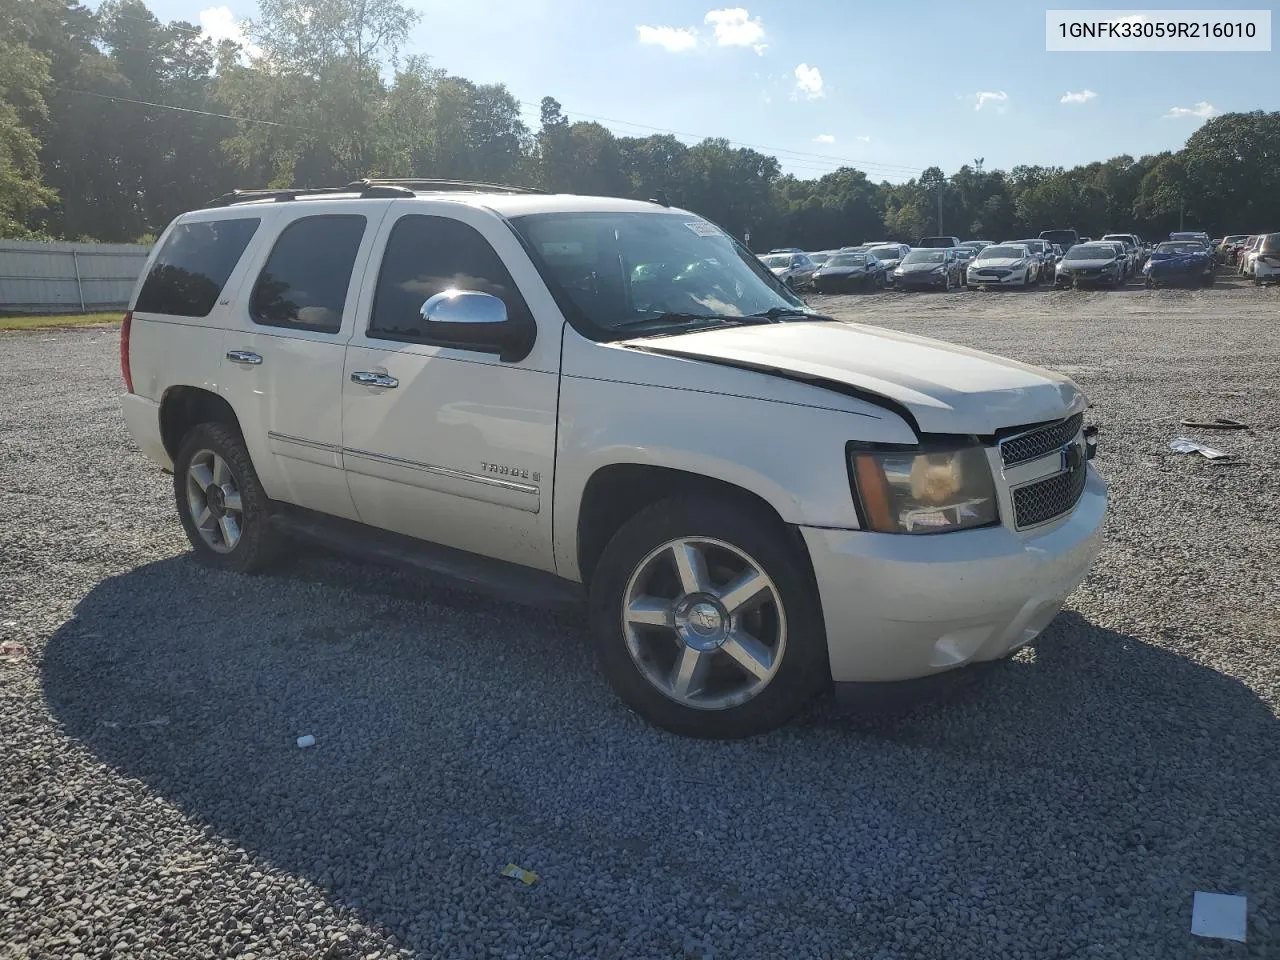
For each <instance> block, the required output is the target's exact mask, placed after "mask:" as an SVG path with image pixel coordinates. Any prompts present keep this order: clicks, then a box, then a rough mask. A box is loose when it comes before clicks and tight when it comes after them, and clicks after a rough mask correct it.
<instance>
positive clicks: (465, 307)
mask: <svg viewBox="0 0 1280 960" xmlns="http://www.w3.org/2000/svg"><path fill="white" fill-rule="evenodd" d="M418 312H419V314H420V315H421V317H422V320H423V330H424V332H425V333H426V334H427V337H428V338H429V339H430V340H431V341H432V342H435V343H439V344H441V345H442V346H450V347H457V348H459V349H462V350H475V351H477V352H480V353H496V354H498V359H500V360H502V361H504V362H507V363H515V362H517V361H519V360H523V359H524V358H525V357H527V356H528V355H529V351H531V350H532V349H533V342H534V339H535V337H536V335H537V328H536V326H535V325H534V323H533V320H532V318H528V319H526V320H524V321H523V322H521V320H519V319H516V320H513V319H511V318H510V317H509V316H508V315H507V305H506V304H505V303H504V302H503V301H502V300H501V299H500V298H498V297H495V296H494V295H493V294H491V293H481V292H480V291H478V290H456V289H449V290H444V291H441V292H440V293H437V294H435V295H434V296H432V297H429V298H428V299H427V300H426V301H424V302H423V304H422V306H421V308H419V311H418Z"/></svg>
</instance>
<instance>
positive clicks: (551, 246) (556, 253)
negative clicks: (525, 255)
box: [539, 241, 582, 257]
mask: <svg viewBox="0 0 1280 960" xmlns="http://www.w3.org/2000/svg"><path fill="white" fill-rule="evenodd" d="M539 246H541V247H542V254H543V256H546V257H572V256H574V255H575V254H580V253H582V244H581V243H578V242H576V241H566V242H548V243H542V244H539Z"/></svg>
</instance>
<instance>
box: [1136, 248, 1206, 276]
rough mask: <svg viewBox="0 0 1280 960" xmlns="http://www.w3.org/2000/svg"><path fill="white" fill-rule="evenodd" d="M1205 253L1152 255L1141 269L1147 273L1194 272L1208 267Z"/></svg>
mask: <svg viewBox="0 0 1280 960" xmlns="http://www.w3.org/2000/svg"><path fill="white" fill-rule="evenodd" d="M1209 262H1210V261H1209V255H1208V254H1207V253H1153V254H1152V255H1151V257H1150V259H1148V260H1147V262H1146V264H1145V265H1144V266H1143V269H1144V270H1145V271H1146V272H1147V273H1165V272H1168V271H1173V270H1196V269H1200V268H1202V267H1206V266H1208V265H1209Z"/></svg>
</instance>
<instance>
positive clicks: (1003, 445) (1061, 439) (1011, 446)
mask: <svg viewBox="0 0 1280 960" xmlns="http://www.w3.org/2000/svg"><path fill="white" fill-rule="evenodd" d="M1083 423H1084V414H1083V413H1077V414H1076V415H1075V416H1073V417H1068V418H1067V419H1066V420H1059V421H1058V422H1057V423H1050V424H1046V425H1045V426H1043V427H1038V428H1036V429H1035V430H1030V431H1028V432H1027V433H1020V434H1018V435H1017V436H1013V437H1009V438H1008V439H1007V440H1001V441H1000V459H1001V460H1002V461H1003V462H1004V465H1005V466H1006V467H1012V466H1013V465H1015V464H1018V463H1026V462H1028V461H1029V460H1036V459H1039V458H1040V457H1044V456H1047V455H1048V454H1051V453H1053V452H1054V451H1055V450H1060V449H1061V448H1062V447H1063V446H1064V445H1065V444H1067V443H1069V442H1071V441H1072V440H1074V439H1075V437H1076V434H1078V433H1079V432H1080V426H1081V424H1083Z"/></svg>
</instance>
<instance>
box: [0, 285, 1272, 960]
mask: <svg viewBox="0 0 1280 960" xmlns="http://www.w3.org/2000/svg"><path fill="white" fill-rule="evenodd" d="M814 302H815V304H816V305H820V306H821V307H822V308H823V309H826V310H829V311H832V312H835V313H837V314H839V315H840V316H842V317H845V318H849V319H857V320H861V321H868V322H873V323H881V324H884V325H886V326H890V327H894V328H897V329H902V330H908V331H912V332H922V333H927V334H930V335H935V336H938V337H941V338H943V339H948V340H954V341H958V342H963V343H966V344H971V345H975V346H979V347H983V348H987V349H991V350H994V351H996V352H999V353H1004V354H1008V355H1011V356H1014V357H1017V358H1019V359H1024V360H1028V361H1031V362H1035V363H1040V364H1043V365H1046V366H1051V367H1055V368H1058V369H1060V370H1064V371H1067V372H1068V373H1070V374H1071V375H1072V376H1073V377H1075V378H1076V379H1077V380H1078V382H1079V383H1080V384H1081V385H1082V386H1083V387H1084V388H1085V389H1086V390H1087V391H1088V392H1089V393H1090V395H1091V396H1092V397H1093V399H1094V400H1095V401H1096V407H1095V408H1094V411H1093V414H1094V419H1095V422H1097V423H1098V424H1100V426H1101V428H1102V434H1101V443H1102V447H1101V453H1100V456H1099V460H1098V464H1099V467H1100V469H1101V470H1102V471H1103V472H1104V473H1105V474H1106V475H1107V476H1108V478H1109V479H1110V480H1111V483H1112V491H1113V504H1114V507H1113V513H1112V516H1111V520H1110V526H1109V531H1108V542H1107V546H1106V547H1105V549H1104V551H1103V554H1102V557H1101V559H1100V561H1099V563H1098V566H1097V568H1096V572H1095V573H1094V574H1093V576H1092V577H1091V578H1090V580H1089V581H1088V582H1087V583H1086V584H1085V585H1084V586H1083V587H1082V588H1081V589H1080V591H1079V592H1078V593H1077V594H1076V595H1075V596H1074V597H1073V599H1072V601H1071V602H1070V606H1069V609H1068V610H1067V611H1066V612H1064V613H1063V615H1062V616H1061V617H1060V618H1059V619H1058V620H1057V621H1055V623H1054V624H1053V626H1052V627H1051V628H1050V629H1049V630H1048V631H1047V632H1046V634H1044V635H1043V637H1042V638H1041V639H1040V640H1039V641H1037V642H1036V644H1035V645H1034V647H1033V648H1029V649H1027V650H1025V651H1023V652H1022V653H1021V654H1020V655H1019V657H1018V658H1017V659H1016V660H1014V661H1011V662H1009V663H1007V664H1004V665H1002V666H1001V667H1000V668H998V669H997V670H995V671H992V672H990V673H989V674H987V675H985V676H984V677H983V678H982V680H981V681H980V682H979V683H977V684H976V685H974V686H972V687H971V688H969V689H966V690H964V691H962V692H959V693H957V694H956V695H955V696H953V697H951V698H949V699H947V700H946V701H944V702H941V703H937V704H934V705H931V706H930V707H928V708H926V709H921V710H918V711H916V712H915V713H913V714H911V715H909V716H906V717H902V718H898V719H895V720H892V721H888V720H879V721H868V720H855V719H850V718H840V717H836V716H833V715H832V714H831V712H830V711H829V710H824V709H821V708H819V709H817V710H815V711H814V713H813V715H812V716H810V717H808V718H807V719H805V720H804V721H802V722H799V723H797V724H795V725H793V726H791V727H790V728H788V729H786V730H783V731H780V732H778V733H776V734H773V735H770V736H768V737H765V738H762V739H758V740H755V741H751V742H747V743H737V744H731V745H721V744H711V743H698V742H688V741H682V740H679V739H676V738H673V737H670V736H667V735H665V734H662V733H659V732H656V731H654V730H652V729H649V728H647V727H646V726H645V725H644V724H643V723H641V722H640V721H639V720H637V719H636V718H635V717H634V716H632V715H629V714H628V713H627V712H626V710H625V709H624V708H622V707H621V706H620V704H619V703H618V702H617V701H616V700H615V699H614V698H613V696H612V695H611V694H610V692H609V691H608V690H607V689H606V687H605V685H604V683H603V680H602V679H601V678H600V676H599V675H598V673H597V671H596V668H595V666H594V664H593V662H592V660H591V657H590V656H589V651H588V647H587V644H586V641H585V638H584V634H583V629H582V625H581V623H580V622H579V621H578V619H576V618H575V617H574V616H571V615H554V614H550V613H540V612H530V611H527V610H523V609H518V608H516V607H512V606H504V605H501V604H495V603H491V602H489V601H485V600H481V599H478V598H474V597H470V596H468V595H466V594H463V593H458V592H453V591H450V590H447V589H443V588H441V587H439V586H432V585H430V584H425V583H424V582H422V581H421V580H420V579H417V578H415V577H413V576H409V575H403V574H398V573H388V572H386V571H381V570H377V569H370V568H360V567H357V566H355V565H352V564H350V563H347V562H344V561H341V560H336V559H333V558H328V557H324V556H318V555H317V556H305V557H302V558H300V559H299V560H298V561H297V562H296V563H294V564H293V565H292V566H290V567H289V568H287V569H284V570H282V571H280V572H279V573H278V574H276V575H273V576H269V577H261V578H252V579H251V578H243V577H237V576H231V575H222V574H217V573H212V572H209V571H207V570H205V569H203V568H201V567H200V566H198V565H197V564H196V563H194V562H193V561H192V560H191V559H190V556H189V554H188V551H187V545H186V542H185V540H184V539H183V537H182V534H181V531H180V528H179V526H178V523H177V521H176V519H175V517H174V512H173V507H172V503H171V493H170V487H169V481H168V478H167V477H165V476H163V475H161V474H159V473H158V472H156V471H155V470H154V469H153V468H151V467H150V466H149V465H148V463H147V462H145V461H144V460H143V459H142V457H141V456H140V455H139V454H138V453H137V452H136V451H135V450H134V448H133V446H132V444H131V442H130V441H129V439H128V437H127V435H126V434H125V431H124V428H123V426H122V424H121V421H120V419H119V416H118V413H117V407H116V393H117V390H118V388H119V383H118V369H117V352H116V336H115V333H114V331H106V330H89V331H76V332H59V333H51V332H47V331H45V332H40V333H35V334H30V335H25V334H22V335H9V336H5V337H3V338H0V391H2V395H0V516H2V517H3V518H4V520H3V523H0V640H4V641H16V642H19V643H23V644H26V645H27V646H28V648H29V652H28V654H27V656H26V657H25V658H22V659H18V660H11V661H3V660H0V956H3V957H5V958H10V957H22V958H27V957H30V958H35V957H40V958H45V957H59V958H61V957H67V958H79V957H83V958H86V960H87V958H94V957H104V958H105V957H113V958H116V957H156V958H159V957H166V958H169V957H174V958H179V957H241V958H246V960H247V958H250V957H259V958H262V957H328V958H348V957H350V958H355V957H363V958H373V957H384V958H385V957H392V956H411V957H449V958H460V957H527V956H547V957H556V958H571V960H572V958H587V957H591V958H615V957H616V958H622V957H626V958H667V957H675V958H683V957H686V956H695V955H697V950H696V944H702V945H704V946H705V947H709V948H711V949H712V950H714V955H715V956H716V957H717V958H719V960H726V958H737V957H762V958H782V957H805V958H808V957H850V958H859V960H862V958H871V960H889V958H903V960H906V958H912V960H915V958H946V960H960V958H993V957H1020V958H1035V960H1045V958H1055V957H1057V958H1067V957H1072V958H1074V957H1115V958H1126V960H1132V958H1178V957H1272V958H1274V957H1280V749H1278V747H1277V744H1278V743H1280V737H1278V736H1277V735H1278V734H1280V723H1278V722H1277V709H1278V707H1280V582H1278V577H1277V572H1276V557H1277V556H1280V523H1278V522H1277V512H1276V506H1275V504H1276V503H1277V501H1280V479H1278V475H1277V472H1276V470H1277V467H1278V466H1280V456H1278V448H1277V437H1280V392H1278V391H1280V338H1278V335H1277V320H1280V290H1275V289H1268V290H1255V289H1253V288H1251V287H1246V286H1243V285H1238V284H1226V285H1223V286H1222V287H1219V288H1218V289H1214V290H1208V291H1160V292H1157V293H1154V294H1148V293H1146V292H1144V291H1141V290H1136V289H1135V290H1128V291H1124V292H1120V293H1074V292H1062V293H1054V292H1046V291H1032V292H1028V293H1025V294H1024V293H1017V292H1007V293H990V294H979V293H954V294H912V295H901V294H883V295H872V296H850V297H830V298H815V300H814ZM1190 415H1194V416H1198V417H1215V416H1229V417H1236V418H1239V419H1242V420H1245V421H1246V422H1248V423H1250V424H1251V425H1252V426H1253V430H1252V431H1250V432H1248V433H1220V434H1208V433H1194V432H1192V433H1191V434H1190V435H1192V436H1196V437H1199V438H1200V439H1203V440H1206V441H1207V442H1210V443H1214V444H1217V445H1220V446H1222V447H1224V448H1226V449H1228V450H1231V451H1233V452H1236V453H1239V454H1240V455H1241V456H1242V458H1243V459H1244V461H1246V462H1244V463H1241V464H1238V465H1234V466H1225V465H1220V464H1212V463H1209V462H1208V461H1205V460H1203V459H1202V458H1199V457H1195V456H1186V455H1180V454H1176V453H1173V452H1171V451H1170V450H1169V448H1168V441H1169V440H1170V439H1171V438H1172V437H1174V436H1177V435H1178V434H1179V433H1182V432H1183V429H1182V428H1180V427H1179V425H1178V420H1179V418H1180V417H1183V416H1190ZM308 733H309V734H314V735H315V737H316V739H317V745H316V746H315V747H313V748H311V749H307V750H299V749H298V748H297V747H296V746H295V744H294V741H295V738H296V737H298V736H300V735H302V734H308ZM509 861H510V862H515V863H517V864H520V865H522V866H524V867H527V868H529V869H531V870H534V871H537V873H538V874H539V875H540V876H541V878H542V879H541V881H540V882H539V883H537V884H536V885H534V886H531V887H526V886H524V885H522V884H520V883H518V882H516V881H514V880H510V879H505V878H503V877H501V876H499V870H500V869H501V868H502V866H503V865H504V864H506V863H507V862H509ZM1195 890H1205V891H1218V892H1224V893H1241V894H1246V895H1247V896H1248V898H1249V940H1248V943H1247V944H1234V943H1226V942H1222V941H1209V940H1199V939H1196V938H1193V937H1192V936H1191V935H1190V933H1189V926H1190V913H1191V900H1192V893H1193V891H1195ZM704 952H705V951H704ZM705 955H707V956H710V955H711V954H710V953H709V952H705Z"/></svg>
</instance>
